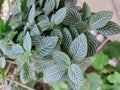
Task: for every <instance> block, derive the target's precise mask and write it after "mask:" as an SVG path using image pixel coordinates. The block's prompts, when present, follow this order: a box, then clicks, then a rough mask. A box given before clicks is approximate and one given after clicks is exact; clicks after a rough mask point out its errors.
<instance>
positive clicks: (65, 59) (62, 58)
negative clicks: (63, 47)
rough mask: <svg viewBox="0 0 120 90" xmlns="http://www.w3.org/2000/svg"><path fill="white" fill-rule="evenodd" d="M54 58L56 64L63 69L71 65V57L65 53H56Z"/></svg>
mask: <svg viewBox="0 0 120 90" xmlns="http://www.w3.org/2000/svg"><path fill="white" fill-rule="evenodd" d="M52 56H53V60H55V62H56V64H57V65H59V66H61V67H67V66H69V65H70V64H71V62H70V58H69V56H68V55H67V54H65V53H63V52H60V51H54V52H53V55H52Z"/></svg>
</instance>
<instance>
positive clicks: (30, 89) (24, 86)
mask: <svg viewBox="0 0 120 90" xmlns="http://www.w3.org/2000/svg"><path fill="white" fill-rule="evenodd" d="M6 80H7V81H10V82H12V83H15V84H17V85H19V86H21V87H23V88H25V89H27V90H35V89H32V88H30V87H28V86H26V85H24V84H21V83H20V82H18V81H15V80H12V79H10V78H7V77H6Z"/></svg>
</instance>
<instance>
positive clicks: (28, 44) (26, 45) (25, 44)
mask: <svg viewBox="0 0 120 90" xmlns="http://www.w3.org/2000/svg"><path fill="white" fill-rule="evenodd" d="M23 47H24V49H25V50H26V51H28V52H30V51H31V48H32V41H31V36H30V34H29V32H27V33H26V35H25V39H24V42H23Z"/></svg>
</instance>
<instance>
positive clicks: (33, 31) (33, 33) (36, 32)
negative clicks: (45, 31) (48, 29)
mask: <svg viewBox="0 0 120 90" xmlns="http://www.w3.org/2000/svg"><path fill="white" fill-rule="evenodd" d="M40 34H41V33H40V30H39V28H38V26H37V25H36V24H35V25H34V26H33V28H32V29H31V31H30V35H31V36H37V35H40Z"/></svg>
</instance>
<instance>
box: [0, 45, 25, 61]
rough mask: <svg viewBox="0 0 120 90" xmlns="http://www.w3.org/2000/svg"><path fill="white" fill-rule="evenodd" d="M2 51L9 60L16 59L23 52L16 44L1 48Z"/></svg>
mask: <svg viewBox="0 0 120 90" xmlns="http://www.w3.org/2000/svg"><path fill="white" fill-rule="evenodd" d="M2 51H3V53H4V54H5V55H7V56H8V57H9V58H10V59H17V58H18V57H19V56H21V55H22V53H23V52H24V50H23V48H22V47H21V46H20V45H19V44H16V45H14V46H12V47H10V46H5V47H3V48H2Z"/></svg>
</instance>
